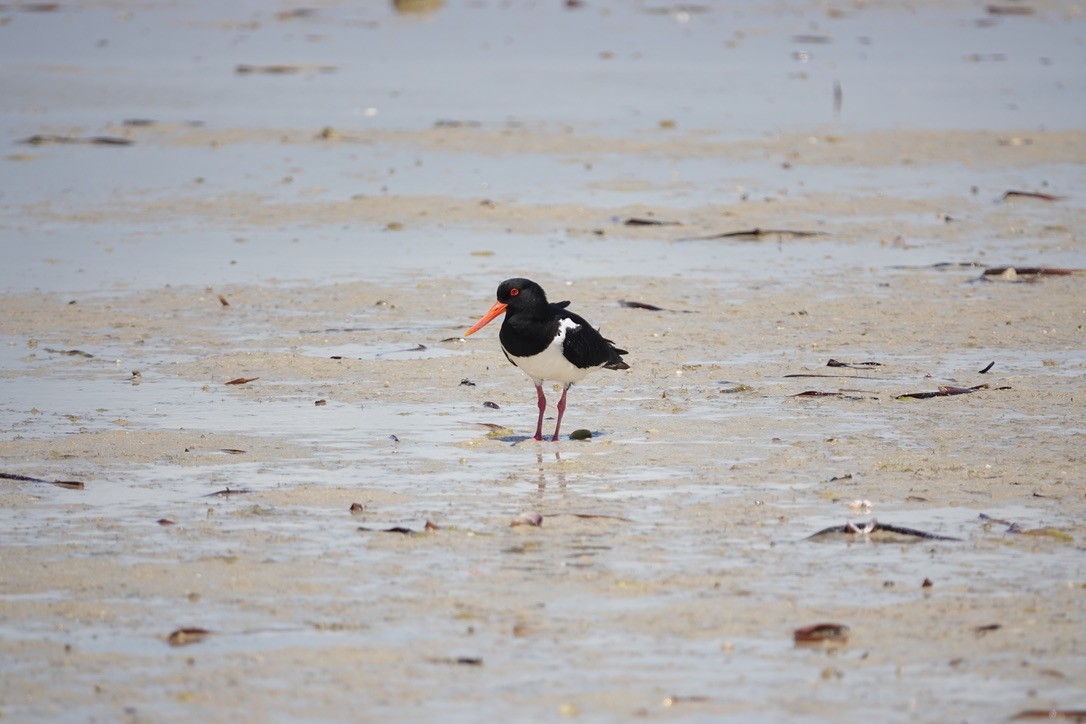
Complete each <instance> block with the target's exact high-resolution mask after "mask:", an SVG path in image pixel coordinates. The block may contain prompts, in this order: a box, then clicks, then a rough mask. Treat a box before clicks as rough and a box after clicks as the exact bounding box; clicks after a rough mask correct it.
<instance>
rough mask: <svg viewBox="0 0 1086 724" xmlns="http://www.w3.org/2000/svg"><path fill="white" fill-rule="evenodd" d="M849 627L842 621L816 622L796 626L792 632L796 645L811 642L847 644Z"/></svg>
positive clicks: (809, 643) (805, 644)
mask: <svg viewBox="0 0 1086 724" xmlns="http://www.w3.org/2000/svg"><path fill="white" fill-rule="evenodd" d="M848 634H849V627H848V626H846V625H844V624H843V623H816V624H814V625H813V626H804V627H802V628H797V629H796V630H795V632H793V634H792V638H793V639H794V640H795V642H796V645H797V646H808V645H812V644H823V643H832V644H847V643H848Z"/></svg>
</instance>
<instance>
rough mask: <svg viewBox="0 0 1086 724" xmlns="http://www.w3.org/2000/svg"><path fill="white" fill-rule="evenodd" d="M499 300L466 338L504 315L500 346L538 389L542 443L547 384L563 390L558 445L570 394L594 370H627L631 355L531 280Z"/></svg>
mask: <svg viewBox="0 0 1086 724" xmlns="http://www.w3.org/2000/svg"><path fill="white" fill-rule="evenodd" d="M497 297H498V300H497V301H496V302H494V306H492V307H491V308H490V309H489V311H487V313H486V314H484V315H483V316H482V318H481V319H480V320H479V321H478V322H476V323H475V324H474V325H472V327H471V329H469V330H468V331H467V332H465V333H464V336H465V337H467V336H469V335H472V334H474V333H475V332H478V331H479V330H480V329H482V328H483V327H485V326H486V325H487V324H489V323H490V322H491V321H493V320H494V319H495V318H496V317H498V316H499V315H501V314H505V319H504V320H503V321H502V326H501V330H500V331H499V332H498V341H499V342H500V343H501V347H502V351H503V352H504V353H505V356H506V358H507V359H508V360H509V361H510V362H512V363H513V364H514V365H516V366H517V367H518V368H520V370H521V371H522V372H524V374H526V375H528V377H530V378H531V380H532V382H533V383H534V384H535V392H536V402H537V405H538V407H539V419H538V420H537V421H536V426H535V438H534V439H536V440H542V439H543V413H544V412H545V411H546V409H547V397H546V395H545V394H543V382H544V381H545V380H551V381H553V382H558V383H560V384H561V385H562V397H561V399H559V400H558V406H557V409H558V420H557V421H556V422H555V423H554V436H553V437H552V438H551V440H552V442H557V441H558V431H559V430H560V429H561V427H562V416H563V415H564V414H565V412H566V394H567V393H568V392H569V388H570V386H572V385H573V383H574V382H580V381H581V380H582V379H584V377H585V376H586V375H587V374H588V373H589V372H591V371H592V370H596V369H599V368H601V367H604V368H606V369H609V370H627V369H629V368H630V366H629V365H628V364H626V362H624V361H623V359H622V355H625V354H629V352H627V351H626V350H624V349H619V348H618V347H616V346H615V345H614V343H613V342H612V341H611V340H609V339H605V338H604V337H603V335H601V334H600V333H599V331H597V330H596V329H595V328H593V327H592V325H590V324H589V323H588V322H587V321H585V319H584V318H583V317H581V316H580V315H578V314H574V313H573V312H570V311H568V310H567V309H566V307H568V306H569V302H548V301H547V293H546V292H544V291H543V287H541V286H539V285H538V284H536V283H535V282H533V281H532V280H531V279H523V278H520V277H517V278H514V279H506V280H505V281H504V282H502V283H501V284H499V285H498V292H497Z"/></svg>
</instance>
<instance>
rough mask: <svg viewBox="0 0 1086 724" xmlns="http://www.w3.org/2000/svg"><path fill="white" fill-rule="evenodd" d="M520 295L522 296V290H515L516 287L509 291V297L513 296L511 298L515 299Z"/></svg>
mask: <svg viewBox="0 0 1086 724" xmlns="http://www.w3.org/2000/svg"><path fill="white" fill-rule="evenodd" d="M518 294H520V290H519V289H517V288H515V287H514V288H513V289H510V290H509V296H511V297H515V296H517V295H518Z"/></svg>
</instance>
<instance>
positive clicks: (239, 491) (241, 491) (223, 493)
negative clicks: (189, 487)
mask: <svg viewBox="0 0 1086 724" xmlns="http://www.w3.org/2000/svg"><path fill="white" fill-rule="evenodd" d="M251 492H253V491H252V490H250V489H248V488H223V489H222V490H216V491H215V492H214V493H208V494H207V495H205V496H204V497H205V498H225V497H228V496H231V495H247V494H249V493H251Z"/></svg>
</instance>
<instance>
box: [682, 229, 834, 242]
mask: <svg viewBox="0 0 1086 724" xmlns="http://www.w3.org/2000/svg"><path fill="white" fill-rule="evenodd" d="M767 236H772V237H774V238H777V239H786V238H787V239H805V238H809V237H812V236H825V233H823V232H821V231H798V230H796V229H759V228H757V227H755V228H753V229H745V230H743V231H725V232H723V233H721V234H710V235H709V236H689V237H686V238H685V239H678V241H712V240H714V239H741V240H745V241H754V240H758V239H763V238H765V237H767Z"/></svg>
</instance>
